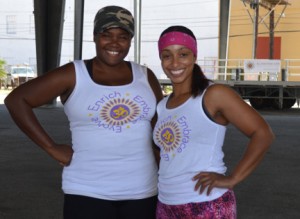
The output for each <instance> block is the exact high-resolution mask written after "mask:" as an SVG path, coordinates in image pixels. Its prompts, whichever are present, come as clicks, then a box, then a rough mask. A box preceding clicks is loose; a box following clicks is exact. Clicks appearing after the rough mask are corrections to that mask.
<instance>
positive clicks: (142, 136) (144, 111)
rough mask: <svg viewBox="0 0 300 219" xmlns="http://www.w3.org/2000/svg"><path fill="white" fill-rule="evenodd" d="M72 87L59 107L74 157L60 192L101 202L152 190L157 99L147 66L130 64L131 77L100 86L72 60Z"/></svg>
mask: <svg viewBox="0 0 300 219" xmlns="http://www.w3.org/2000/svg"><path fill="white" fill-rule="evenodd" d="M74 65H75V71H76V85H75V88H74V90H73V92H72V94H71V95H70V97H69V98H68V100H67V102H66V103H65V105H64V110H65V113H66V115H67V117H68V119H69V122H70V129H71V133H72V147H73V150H74V155H73V158H72V161H71V164H70V166H68V167H65V168H64V171H63V185H62V188H63V191H64V192H65V193H66V194H77V195H84V196H89V197H94V198H101V199H106V200H126V199H141V198H147V197H151V196H154V195H156V194H157V165H156V163H155V159H154V156H153V151H152V128H151V124H150V121H151V119H152V117H153V115H154V113H155V107H156V98H155V95H154V93H153V92H152V89H151V87H150V85H149V83H148V79H147V73H146V68H145V67H142V66H140V65H137V64H135V63H131V66H132V74H133V81H132V82H131V83H130V84H127V85H122V86H104V85H99V84H97V83H95V82H94V81H93V80H92V79H91V78H90V76H89V73H88V71H87V69H86V66H85V64H84V62H83V61H75V62H74Z"/></svg>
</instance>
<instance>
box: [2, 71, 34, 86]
mask: <svg viewBox="0 0 300 219" xmlns="http://www.w3.org/2000/svg"><path fill="white" fill-rule="evenodd" d="M35 77H36V73H35V72H34V71H33V69H32V68H31V67H29V66H11V67H10V69H9V72H8V73H7V76H6V87H9V86H11V87H12V88H15V87H17V86H19V85H20V84H23V83H25V82H27V81H29V80H31V79H33V78H35Z"/></svg>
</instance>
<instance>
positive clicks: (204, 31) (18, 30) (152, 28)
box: [0, 0, 219, 78]
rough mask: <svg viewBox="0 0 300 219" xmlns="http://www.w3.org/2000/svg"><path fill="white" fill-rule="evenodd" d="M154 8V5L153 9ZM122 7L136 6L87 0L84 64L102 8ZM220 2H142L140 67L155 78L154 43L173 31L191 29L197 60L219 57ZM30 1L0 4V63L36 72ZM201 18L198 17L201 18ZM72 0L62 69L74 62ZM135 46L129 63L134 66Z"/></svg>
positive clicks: (68, 0)
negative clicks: (176, 27) (175, 27)
mask: <svg viewBox="0 0 300 219" xmlns="http://www.w3.org/2000/svg"><path fill="white" fill-rule="evenodd" d="M154 2H155V3H154ZM113 4H115V5H120V6H123V7H125V8H127V9H129V10H130V11H131V12H132V13H134V0H122V1H120V0H86V1H85V8H84V12H85V13H84V32H83V46H82V57H83V59H87V58H92V57H93V56H94V55H95V47H94V43H93V19H94V16H95V14H96V12H97V11H98V9H100V8H101V7H104V6H107V5H113ZM218 5H219V0H209V1H207V0H199V1H195V0H172V1H171V0H164V1H159V0H143V1H142V17H141V19H142V22H141V23H142V26H141V57H140V60H141V64H146V65H147V66H149V67H150V68H151V69H152V70H153V71H154V72H155V73H156V75H157V76H158V77H159V78H163V77H164V74H163V72H162V70H161V67H160V60H159V57H158V51H157V40H158V38H159V35H160V33H161V32H162V31H163V30H164V29H165V28H167V27H168V26H171V25H185V26H187V27H189V28H190V29H191V30H192V31H193V32H194V34H195V35H196V37H197V39H198V51H199V52H198V58H199V59H205V58H207V57H217V56H218V24H219V18H218ZM33 11H34V7H33V0H10V1H7V0H0V58H1V59H4V60H5V61H6V62H7V64H8V65H16V64H24V63H27V64H28V65H30V66H32V67H33V68H34V69H35V68H36V51H35V28H34V14H33ZM200 12H201V13H200ZM73 20H74V0H66V6H65V22H64V30H63V31H64V32H63V41H62V51H61V65H62V64H64V63H67V62H69V61H72V60H73V43H74V36H73V35H74V33H73V30H74V27H73V25H74V23H73ZM133 54H134V53H133V44H132V48H131V50H130V53H129V55H128V57H127V59H128V60H134V55H133Z"/></svg>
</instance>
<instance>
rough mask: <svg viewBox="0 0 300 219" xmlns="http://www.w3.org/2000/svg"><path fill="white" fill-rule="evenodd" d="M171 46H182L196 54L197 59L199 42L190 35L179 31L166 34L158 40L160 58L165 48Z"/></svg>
mask: <svg viewBox="0 0 300 219" xmlns="http://www.w3.org/2000/svg"><path fill="white" fill-rule="evenodd" d="M171 45H182V46H185V47H187V48H189V49H190V50H192V52H193V53H194V55H195V56H196V57H197V41H196V40H195V39H194V38H193V37H191V36H190V35H188V34H186V33H182V32H178V31H173V32H168V33H165V34H164V35H162V36H161V37H160V39H159V40H158V51H159V56H160V54H161V52H162V50H163V49H164V48H166V47H167V46H171Z"/></svg>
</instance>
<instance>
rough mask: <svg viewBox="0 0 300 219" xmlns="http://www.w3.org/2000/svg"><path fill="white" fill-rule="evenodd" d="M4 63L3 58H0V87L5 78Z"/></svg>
mask: <svg viewBox="0 0 300 219" xmlns="http://www.w3.org/2000/svg"><path fill="white" fill-rule="evenodd" d="M5 64H6V62H5V60H3V59H0V89H1V87H2V84H3V82H4V80H5V78H6V74H7V73H6V71H5V69H4V66H5Z"/></svg>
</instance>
